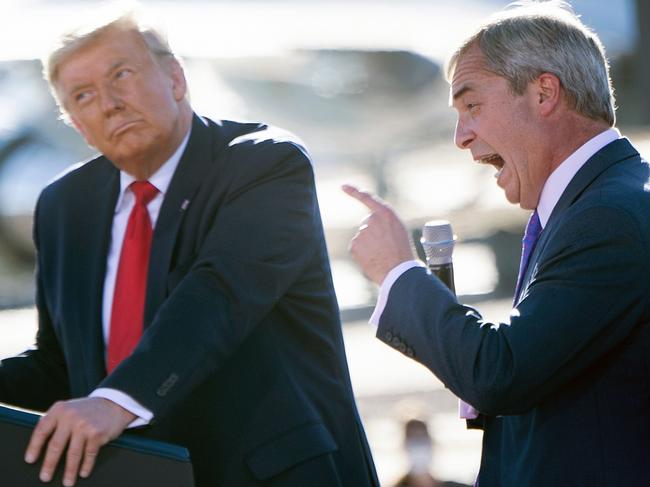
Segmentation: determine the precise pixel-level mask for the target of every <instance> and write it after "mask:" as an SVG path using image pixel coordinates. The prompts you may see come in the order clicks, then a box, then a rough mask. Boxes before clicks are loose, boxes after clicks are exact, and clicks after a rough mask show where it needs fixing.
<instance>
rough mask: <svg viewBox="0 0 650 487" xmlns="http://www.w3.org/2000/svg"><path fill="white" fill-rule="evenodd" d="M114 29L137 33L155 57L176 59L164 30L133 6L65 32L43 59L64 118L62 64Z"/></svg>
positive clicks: (47, 76)
mask: <svg viewBox="0 0 650 487" xmlns="http://www.w3.org/2000/svg"><path fill="white" fill-rule="evenodd" d="M115 31H117V32H125V33H126V32H133V33H136V34H138V35H139V36H140V37H141V38H142V41H143V42H144V44H145V46H146V47H147V49H148V50H149V52H150V53H151V55H152V58H153V59H154V60H156V61H159V60H161V59H163V58H173V59H176V60H177V61H179V60H178V59H177V58H176V56H175V55H174V53H173V51H172V49H171V47H170V45H169V41H168V40H167V36H166V35H165V33H164V32H163V31H162V30H160V29H158V28H156V27H153V26H150V25H147V24H144V23H143V22H142V21H141V19H140V18H139V16H138V15H137V14H136V13H135V11H133V10H130V11H122V12H120V13H119V14H117V15H113V16H109V17H103V18H101V19H100V20H99V21H97V22H95V23H93V24H89V25H85V26H83V27H80V28H77V29H74V30H71V31H68V32H66V33H64V34H63V35H62V36H61V37H60V38H59V39H58V41H57V42H56V43H55V44H54V45H53V46H52V49H51V50H50V51H49V53H47V54H46V55H45V56H44V57H43V59H42V65H43V77H44V78H45V80H46V81H47V82H48V84H49V86H50V91H51V92H52V96H54V99H55V100H56V103H57V105H58V106H59V109H60V110H61V114H62V118H63V119H64V120H66V119H67V114H66V111H65V108H64V107H63V105H62V103H61V100H60V99H59V96H58V94H57V91H56V83H57V78H58V75H59V68H60V66H61V64H62V63H63V62H64V61H66V60H67V59H69V58H70V57H71V56H72V55H73V54H75V53H76V52H78V51H79V50H81V49H83V48H84V47H86V46H88V45H89V44H92V43H93V42H95V41H97V40H98V39H99V38H101V37H102V36H103V35H105V34H106V33H109V32H115ZM179 62H180V61H179Z"/></svg>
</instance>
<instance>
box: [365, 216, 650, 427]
mask: <svg viewBox="0 0 650 487" xmlns="http://www.w3.org/2000/svg"><path fill="white" fill-rule="evenodd" d="M642 235H643V233H642V232H641V231H640V230H639V228H638V226H637V224H636V220H635V219H634V218H632V217H631V215H630V214H629V213H627V212H626V211H624V210H620V209H615V208H610V207H590V208H583V209H575V210H573V211H572V213H571V214H570V215H568V216H567V217H566V220H565V222H564V224H563V225H562V226H561V227H560V229H559V231H558V232H557V233H556V235H554V236H553V237H554V238H553V239H552V240H551V241H550V242H549V244H548V246H547V248H546V249H544V251H543V253H542V255H540V259H539V261H538V262H540V264H539V266H538V268H537V269H536V270H535V275H534V277H533V279H532V281H531V283H530V284H529V286H528V288H527V290H526V296H525V298H524V299H523V300H522V301H521V302H520V303H519V305H518V306H517V307H516V308H515V309H513V310H512V312H511V316H510V322H509V324H508V323H501V324H493V323H488V322H485V321H483V320H482V318H481V316H480V314H479V313H478V312H477V311H476V310H474V309H472V308H469V307H466V306H463V305H461V304H459V303H458V302H457V301H456V300H455V298H454V297H453V296H452V295H451V294H450V293H449V292H448V291H447V290H446V289H445V288H444V285H443V284H442V283H441V282H440V281H439V280H437V279H436V278H435V277H433V276H429V275H427V274H426V273H425V271H424V270H423V269H412V270H410V271H408V272H407V273H406V274H405V275H404V276H402V277H401V278H400V279H399V280H398V281H397V282H396V283H395V285H394V287H393V290H392V291H391V294H390V296H389V300H388V305H387V307H386V310H385V312H384V313H383V315H382V317H381V320H380V326H379V329H378V333H377V336H378V338H380V339H381V340H383V341H384V342H386V343H388V344H389V345H391V346H393V347H395V348H398V349H401V351H403V352H404V353H407V352H408V351H409V350H410V351H411V354H410V355H414V356H415V359H416V360H418V361H419V362H421V363H422V364H424V365H425V366H427V367H428V368H429V369H431V370H432V371H433V372H434V374H435V375H436V376H438V377H439V378H440V379H441V380H442V381H443V383H445V385H446V386H447V387H449V388H450V389H451V390H452V391H453V392H454V393H455V394H456V395H457V396H459V397H461V398H462V399H464V400H465V401H467V402H469V403H470V404H472V405H474V406H475V407H476V408H477V409H479V410H480V411H481V412H483V413H486V414H490V415H507V414H522V413H524V412H526V411H528V410H530V409H531V408H533V407H534V406H535V405H536V404H538V403H539V402H540V401H542V400H543V399H544V398H545V397H546V396H547V395H549V394H551V393H552V392H554V391H556V390H557V389H558V388H560V387H562V386H563V385H565V384H567V383H568V382H569V381H571V380H572V379H574V378H576V377H577V376H579V375H580V374H581V372H583V371H585V370H586V369H587V368H589V367H591V366H593V365H594V364H595V363H596V362H597V361H598V360H599V359H601V358H603V357H604V356H606V355H607V354H608V353H611V352H612V351H613V350H614V349H615V348H616V347H617V346H619V345H621V344H622V343H623V342H625V341H626V340H630V339H633V333H634V330H635V327H636V326H637V325H638V324H639V323H640V322H642V318H643V317H644V314H645V313H647V310H646V309H645V303H646V301H647V294H648V279H647V275H648V255H647V248H648V246H647V242H645V241H644V239H643V236H642Z"/></svg>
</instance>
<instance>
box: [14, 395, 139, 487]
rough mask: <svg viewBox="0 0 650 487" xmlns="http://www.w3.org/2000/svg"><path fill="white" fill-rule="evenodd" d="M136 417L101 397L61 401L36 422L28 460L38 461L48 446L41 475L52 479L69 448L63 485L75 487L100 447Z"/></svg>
mask: <svg viewBox="0 0 650 487" xmlns="http://www.w3.org/2000/svg"><path fill="white" fill-rule="evenodd" d="M134 419H135V415H133V414H132V413H130V412H129V411H127V410H126V409H124V408H122V407H121V406H118V405H117V404H115V403H114V402H112V401H109V400H108V399H104V398H100V397H87V398H82V399H73V400H70V401H62V402H57V403H55V404H54V405H53V406H52V407H51V408H50V409H49V410H48V411H47V413H46V414H45V415H44V416H43V417H42V418H41V419H40V421H39V422H38V424H37V425H36V428H35V429H34V432H33V433H32V436H31V439H30V441H29V445H28V446H27V451H26V452H25V461H26V462H27V463H35V462H36V461H37V460H38V458H39V457H40V455H41V452H42V450H43V448H44V447H45V456H44V460H43V466H42V467H41V472H40V479H41V481H43V482H49V481H50V480H51V479H52V477H53V476H54V472H55V470H56V467H57V465H58V463H59V460H60V459H61V456H62V455H63V453H64V452H66V448H67V452H66V459H65V470H64V473H63V485H64V486H66V487H72V486H74V485H75V483H76V481H77V475H79V476H80V477H83V478H86V477H88V476H89V475H90V474H91V472H92V470H93V467H94V466H95V460H96V459H97V455H98V453H99V449H100V448H101V447H102V446H103V445H105V444H106V443H108V442H109V441H111V440H114V439H115V438H117V437H118V436H119V435H120V434H121V433H122V432H123V431H124V430H125V429H126V427H127V426H128V425H129V424H130V423H131V422H132V421H133V420H134ZM46 445H47V446H46Z"/></svg>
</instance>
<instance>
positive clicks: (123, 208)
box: [90, 131, 190, 428]
mask: <svg viewBox="0 0 650 487" xmlns="http://www.w3.org/2000/svg"><path fill="white" fill-rule="evenodd" d="M189 138H190V132H189V131H188V133H187V135H186V136H185V138H184V139H183V141H182V142H181V145H179V146H178V149H176V152H174V154H173V155H172V156H171V157H170V158H169V159H168V160H167V161H166V162H165V163H164V164H163V165H162V166H160V168H159V169H158V170H157V171H156V172H155V173H154V174H153V175H152V176H151V177H150V178H149V180H148V181H149V182H150V183H151V184H152V185H153V186H155V187H156V189H157V190H158V194H157V195H156V196H155V197H154V198H153V199H152V200H151V201H150V202H149V204H148V205H147V210H148V211H149V218H150V219H151V226H152V227H153V228H156V222H157V221H158V214H159V213H160V207H161V206H162V202H163V199H164V198H165V194H166V193H167V189H168V188H169V184H170V183H171V180H172V177H173V176H174V172H175V171H176V167H178V163H179V162H180V160H181V156H182V155H183V152H184V151H185V147H186V146H187V142H188V140H189ZM135 180H136V179H135V178H134V177H133V176H131V175H130V174H127V173H125V172H124V171H120V194H119V196H118V198H117V204H116V205H115V213H114V215H113V227H112V230H111V243H110V246H109V249H108V258H107V261H106V276H105V278H104V297H103V301H102V329H103V335H104V344H105V353H106V350H107V347H106V345H107V344H108V337H109V336H110V327H111V310H112V307H113V292H114V290H115V280H116V277H117V268H118V266H119V262H120V254H121V252H122V242H123V241H124V234H125V232H126V227H127V224H128V221H129V216H130V215H131V210H132V209H133V206H134V205H135V195H134V194H133V192H132V191H131V189H130V188H129V186H130V185H131V183H133V182H134V181H135ZM90 397H103V398H104V399H108V400H110V401H113V402H114V403H116V404H118V405H120V406H122V407H123V408H124V409H126V410H127V411H129V412H131V413H133V414H135V415H136V416H138V418H137V419H136V420H134V421H133V422H132V423H131V424H129V427H130V428H133V427H136V426H142V425H145V424H148V423H149V422H150V421H151V419H152V418H153V413H152V412H151V411H149V410H148V409H146V408H145V407H143V406H142V405H141V404H140V403H138V402H137V401H136V400H134V399H133V398H132V397H131V396H129V395H127V394H125V393H123V392H121V391H118V390H116V389H109V388H105V387H100V388H98V389H95V390H94V391H93V392H92V393H91V394H90Z"/></svg>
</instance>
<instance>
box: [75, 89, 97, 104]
mask: <svg viewBox="0 0 650 487" xmlns="http://www.w3.org/2000/svg"><path fill="white" fill-rule="evenodd" d="M92 95H93V94H92V91H90V90H84V91H78V92H77V93H75V94H74V96H73V99H74V102H75V103H76V104H77V105H83V104H85V103H87V102H88V101H90V99H91V98H92Z"/></svg>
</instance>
